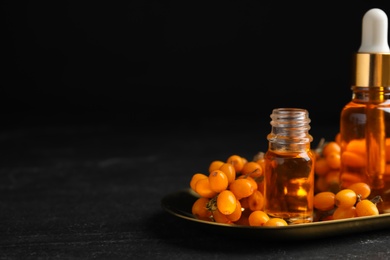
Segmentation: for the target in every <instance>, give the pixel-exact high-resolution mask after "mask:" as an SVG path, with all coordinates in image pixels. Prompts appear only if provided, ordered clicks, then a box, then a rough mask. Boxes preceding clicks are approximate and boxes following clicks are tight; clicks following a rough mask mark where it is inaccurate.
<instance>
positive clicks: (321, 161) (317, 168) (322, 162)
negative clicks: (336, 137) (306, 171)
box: [314, 157, 330, 176]
mask: <svg viewBox="0 0 390 260" xmlns="http://www.w3.org/2000/svg"><path fill="white" fill-rule="evenodd" d="M329 171H330V167H329V164H328V162H327V161H326V159H325V157H320V158H318V159H317V160H316V162H315V164H314V172H315V173H316V174H317V175H318V176H324V175H326V174H327V173H328V172H329Z"/></svg>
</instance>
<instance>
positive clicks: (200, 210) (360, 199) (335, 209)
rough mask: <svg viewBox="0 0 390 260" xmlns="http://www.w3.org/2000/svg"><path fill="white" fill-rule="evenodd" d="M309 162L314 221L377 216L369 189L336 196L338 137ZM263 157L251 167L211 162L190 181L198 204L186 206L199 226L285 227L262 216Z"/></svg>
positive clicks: (360, 186)
mask: <svg viewBox="0 0 390 260" xmlns="http://www.w3.org/2000/svg"><path fill="white" fill-rule="evenodd" d="M314 152H315V153H316V162H315V174H316V176H315V195H314V198H313V206H314V209H315V216H314V221H324V220H332V219H343V218H352V217H361V216H373V215H378V214H379V212H378V208H377V206H376V204H377V203H378V202H380V201H381V198H380V197H375V198H373V199H371V200H369V199H368V196H369V195H370V193H371V189H370V187H369V186H368V185H367V184H365V183H363V182H358V183H355V184H354V185H350V186H349V187H348V188H347V189H341V190H340V182H339V177H340V165H341V158H340V145H339V134H337V135H336V138H335V140H334V141H331V142H324V141H322V143H321V142H320V144H319V147H318V149H316V150H314ZM263 169H264V153H262V152H260V153H258V154H257V155H256V156H255V157H254V158H253V160H252V161H248V160H247V159H246V158H244V157H241V156H239V155H235V154H234V155H231V156H230V157H228V158H227V160H226V161H221V160H215V161H212V162H211V163H210V165H209V168H208V173H207V174H205V173H200V172H198V173H195V174H193V175H192V178H191V181H190V187H191V189H192V191H193V192H195V193H196V194H197V195H198V197H199V198H197V199H196V201H195V202H194V203H193V205H192V214H193V215H194V217H196V218H197V219H200V220H205V221H212V222H217V223H223V224H237V225H246V226H286V225H288V224H287V222H286V221H285V220H283V219H281V218H273V217H272V218H271V217H269V216H268V215H267V214H266V213H265V212H264V211H263V207H264V196H263V192H264V181H263V179H264V176H263V171H264V170H263Z"/></svg>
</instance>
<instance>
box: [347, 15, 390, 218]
mask: <svg viewBox="0 0 390 260" xmlns="http://www.w3.org/2000/svg"><path fill="white" fill-rule="evenodd" d="M354 66H355V67H354V71H353V78H352V87H351V89H352V99H351V101H350V102H349V103H348V104H346V105H345V106H344V107H343V109H342V111H341V115H340V147H341V169H340V189H345V188H348V187H349V185H351V184H352V183H355V182H365V183H367V184H369V186H370V187H371V195H370V197H369V199H372V198H373V197H375V196H378V195H379V196H381V199H382V202H380V203H378V204H377V207H378V209H379V211H380V212H381V213H384V212H390V49H389V46H388V44H387V16H386V14H385V13H384V12H383V11H382V10H380V9H377V8H374V9H370V10H369V11H368V12H367V13H366V14H365V15H364V17H363V35H362V45H361V47H360V48H359V51H358V52H357V53H356V54H355V61H354Z"/></svg>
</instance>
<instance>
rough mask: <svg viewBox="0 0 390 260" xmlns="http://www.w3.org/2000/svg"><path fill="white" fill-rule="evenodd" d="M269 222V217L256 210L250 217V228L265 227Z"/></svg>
mask: <svg viewBox="0 0 390 260" xmlns="http://www.w3.org/2000/svg"><path fill="white" fill-rule="evenodd" d="M268 220H269V216H268V215H267V213H265V212H264V211H262V210H255V211H253V212H251V213H250V215H249V217H248V222H249V226H253V227H254V226H264V224H265V223H267V221H268Z"/></svg>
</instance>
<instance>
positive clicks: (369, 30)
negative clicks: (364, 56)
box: [358, 8, 390, 53]
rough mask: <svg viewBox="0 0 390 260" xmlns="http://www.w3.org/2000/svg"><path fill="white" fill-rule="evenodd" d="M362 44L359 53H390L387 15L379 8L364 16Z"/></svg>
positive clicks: (369, 11)
mask: <svg viewBox="0 0 390 260" xmlns="http://www.w3.org/2000/svg"><path fill="white" fill-rule="evenodd" d="M362 26H363V27H362V42H361V45H360V48H359V51H358V52H368V53H384V52H390V48H389V45H388V43H387V27H388V22H387V15H386V13H385V12H384V11H382V10H381V9H379V8H373V9H370V10H368V11H367V12H366V13H365V15H364V16H363V25H362Z"/></svg>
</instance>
